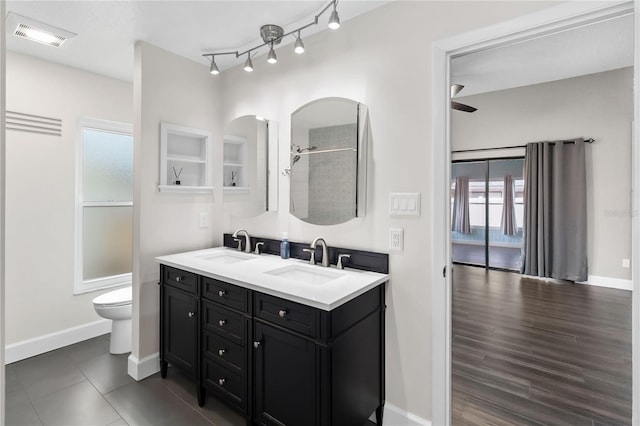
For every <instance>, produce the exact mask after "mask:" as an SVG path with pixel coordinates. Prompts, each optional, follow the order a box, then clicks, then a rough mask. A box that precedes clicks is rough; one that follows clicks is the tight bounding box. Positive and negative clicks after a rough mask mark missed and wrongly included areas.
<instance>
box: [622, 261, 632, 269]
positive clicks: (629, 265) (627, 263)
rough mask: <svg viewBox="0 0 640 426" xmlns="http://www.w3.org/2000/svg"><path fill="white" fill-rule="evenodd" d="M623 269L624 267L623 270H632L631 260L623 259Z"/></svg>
mask: <svg viewBox="0 0 640 426" xmlns="http://www.w3.org/2000/svg"><path fill="white" fill-rule="evenodd" d="M622 267H623V268H631V260H629V259H622Z"/></svg>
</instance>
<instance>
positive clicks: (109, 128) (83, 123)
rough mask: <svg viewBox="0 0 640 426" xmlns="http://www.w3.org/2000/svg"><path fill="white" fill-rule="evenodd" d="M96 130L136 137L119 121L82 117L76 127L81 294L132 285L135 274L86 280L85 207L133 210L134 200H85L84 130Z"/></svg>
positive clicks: (77, 286)
mask: <svg viewBox="0 0 640 426" xmlns="http://www.w3.org/2000/svg"><path fill="white" fill-rule="evenodd" d="M84 129H89V130H97V131H100V132H106V133H116V134H120V135H127V136H131V137H132V138H133V125H131V124H127V123H120V122H116V121H108V120H101V119H95V118H80V119H78V123H77V127H76V135H77V136H76V162H75V163H76V179H75V200H74V201H75V265H74V266H75V273H74V280H73V294H74V295H79V294H84V293H89V292H93V291H98V290H103V289H107V288H111V287H119V286H124V285H131V283H132V272H128V273H125V274H118V275H112V276H107V277H101V278H93V279H89V280H84V277H83V275H84V263H83V262H84V259H83V257H84V256H83V236H84V235H83V226H84V221H83V218H84V208H85V207H133V200H131V201H86V202H85V201H83V194H82V189H83V181H82V179H83V172H84V139H83V130H84Z"/></svg>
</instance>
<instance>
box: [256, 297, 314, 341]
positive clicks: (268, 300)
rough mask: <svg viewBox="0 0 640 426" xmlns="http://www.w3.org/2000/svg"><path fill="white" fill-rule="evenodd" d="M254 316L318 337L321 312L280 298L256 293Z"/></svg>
mask: <svg viewBox="0 0 640 426" xmlns="http://www.w3.org/2000/svg"><path fill="white" fill-rule="evenodd" d="M253 303H254V304H253V306H254V311H255V312H254V316H256V317H258V318H261V319H263V320H265V321H269V322H270V323H273V324H277V325H279V326H281V327H284V328H288V329H289V330H293V331H297V332H298V333H301V334H304V335H305V336H309V337H317V335H318V321H319V312H318V310H317V309H315V308H312V307H311V306H306V305H302V304H300V303H296V302H292V301H290V300H286V299H281V298H279V297H274V296H269V295H267V294H262V293H257V292H256V293H254V302H253Z"/></svg>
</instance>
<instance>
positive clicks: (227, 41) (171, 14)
mask: <svg viewBox="0 0 640 426" xmlns="http://www.w3.org/2000/svg"><path fill="white" fill-rule="evenodd" d="M388 1H389V0H384V1H382V0H341V1H340V2H339V3H338V12H339V14H340V20H341V21H342V22H345V21H347V20H348V19H349V18H352V17H354V16H357V15H360V14H362V13H365V12H367V11H369V10H372V9H374V8H376V7H379V6H381V5H383V4H385V3H387V2H388ZM326 4H328V1H325V0H320V1H318V0H305V1H237V0H236V1H211V0H209V1H207V0H200V1H177V0H174V1H147V0H138V1H132V0H120V1H77V0H67V1H49V0H46V1H29V0H14V1H7V2H6V9H7V12H14V13H17V14H19V15H23V16H26V17H28V18H31V19H35V20H37V21H40V22H44V23H46V24H49V25H53V26H55V27H58V28H62V29H64V30H67V31H71V32H73V33H76V34H78V36H77V37H76V38H74V39H72V40H69V41H68V42H66V43H65V44H64V45H63V46H62V47H61V48H59V49H55V48H51V47H48V46H45V45H41V44H38V43H34V42H31V41H29V40H24V39H20V38H18V37H14V36H9V37H7V49H8V50H12V51H16V52H20V53H24V54H27V55H30V56H35V57H38V58H42V59H45V60H48V61H52V62H57V63H61V64H65V65H69V66H72V67H76V68H81V69H84V70H88V71H92V72H96V73H99V74H103V75H107V76H110V77H114V78H117V79H120V80H125V81H131V80H132V77H133V45H134V43H135V41H136V40H142V41H146V42H148V43H150V44H153V45H155V46H157V47H160V48H163V49H165V50H168V51H170V52H173V53H175V54H177V55H180V56H184V57H186V58H189V59H191V60H193V61H196V62H201V63H202V64H203V66H208V64H209V60H208V59H206V58H203V57H202V54H203V53H213V52H216V51H218V52H219V51H223V50H241V51H242V50H245V49H246V48H248V47H253V46H255V45H257V44H261V43H262V39H261V38H260V34H259V29H260V27H261V26H262V25H264V24H276V25H280V26H282V27H283V28H284V30H285V32H286V31H288V30H291V29H294V28H297V27H299V26H301V25H302V24H303V23H308V22H310V21H312V20H313V17H314V15H315V14H317V13H318V12H319V11H320V10H321V9H322V8H323V7H324V6H325V5H326ZM329 12H330V11H329ZM328 19H329V13H328V12H327V13H325V14H324V15H323V16H322V18H320V23H319V25H315V26H313V27H311V28H309V29H308V30H305V31H303V33H302V37H303V39H304V36H305V34H307V35H308V34H312V33H313V32H317V31H320V30H323V29H326V28H327V27H326V22H327V21H328ZM293 41H295V39H294V38H293V37H287V38H286V39H285V40H284V41H283V43H282V45H285V43H291V42H293ZM263 50H264V49H263ZM260 53H265V52H264V51H261V52H260ZM243 60H244V58H241V59H237V60H235V59H234V57H233V55H230V56H226V57H220V58H219V59H218V58H216V63H217V64H218V66H219V67H220V69H224V68H227V67H229V66H233V65H236V64H238V63H240V62H241V61H243Z"/></svg>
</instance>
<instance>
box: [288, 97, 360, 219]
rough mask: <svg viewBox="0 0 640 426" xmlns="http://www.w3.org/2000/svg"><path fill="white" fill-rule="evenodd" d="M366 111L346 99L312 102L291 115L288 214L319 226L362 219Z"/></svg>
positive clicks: (325, 99) (358, 104)
mask: <svg viewBox="0 0 640 426" xmlns="http://www.w3.org/2000/svg"><path fill="white" fill-rule="evenodd" d="M368 123H369V120H368V115H367V108H366V106H364V105H362V104H361V103H358V102H356V101H353V100H350V99H344V98H324V99H318V100H316V101H313V102H310V103H308V104H306V105H304V106H302V107H301V108H299V109H298V110H296V111H295V112H294V113H293V114H292V115H291V155H290V164H289V168H288V169H286V170H285V172H286V173H288V174H289V177H290V184H291V185H290V194H289V197H290V199H289V211H290V213H291V214H292V215H294V216H295V217H297V218H298V219H300V220H303V221H305V222H308V223H313V224H316V225H335V224H338V223H343V222H346V221H348V220H350V219H353V218H355V217H358V216H363V215H364V208H365V202H364V197H365V194H366V190H365V186H366V166H367V164H366V142H367V139H368V134H369V126H368Z"/></svg>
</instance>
